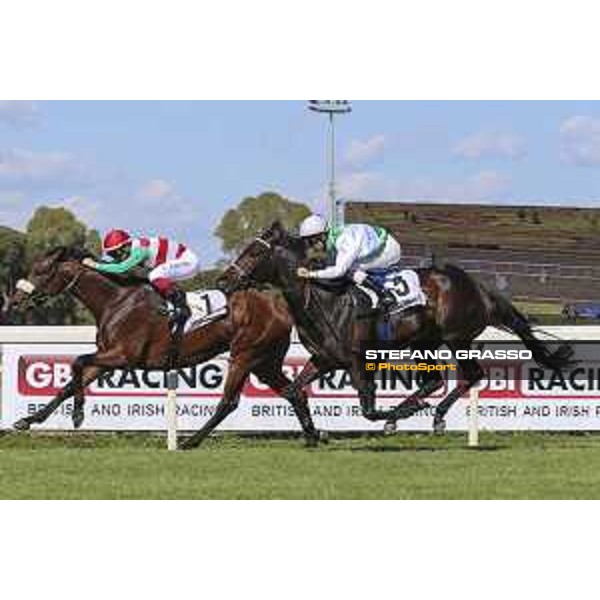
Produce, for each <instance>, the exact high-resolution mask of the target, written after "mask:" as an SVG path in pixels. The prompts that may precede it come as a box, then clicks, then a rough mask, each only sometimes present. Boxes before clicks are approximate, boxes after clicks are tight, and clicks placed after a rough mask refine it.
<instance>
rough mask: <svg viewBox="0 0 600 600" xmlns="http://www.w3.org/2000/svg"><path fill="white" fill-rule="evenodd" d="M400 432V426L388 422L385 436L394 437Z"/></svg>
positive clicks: (393, 422)
mask: <svg viewBox="0 0 600 600" xmlns="http://www.w3.org/2000/svg"><path fill="white" fill-rule="evenodd" d="M397 430H398V425H397V424H396V421H386V422H385V425H384V426H383V435H386V436H387V435H394V434H395V433H396V431H397Z"/></svg>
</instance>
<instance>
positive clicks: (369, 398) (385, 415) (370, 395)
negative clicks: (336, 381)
mask: <svg viewBox="0 0 600 600" xmlns="http://www.w3.org/2000/svg"><path fill="white" fill-rule="evenodd" d="M363 369H364V362H363V360H362V357H361V355H360V354H359V353H356V352H355V353H353V354H352V368H351V371H350V374H351V377H352V385H353V386H354V388H355V389H356V391H357V392H358V399H359V401H360V408H361V411H362V414H363V417H364V418H365V419H367V420H369V421H387V420H388V419H391V418H392V416H393V414H394V409H391V410H377V386H376V385H375V373H374V372H373V371H367V370H363Z"/></svg>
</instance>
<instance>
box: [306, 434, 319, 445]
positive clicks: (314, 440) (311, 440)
mask: <svg viewBox="0 0 600 600" xmlns="http://www.w3.org/2000/svg"><path fill="white" fill-rule="evenodd" d="M318 446H319V435H318V434H317V435H311V436H310V437H307V438H304V447H305V448H317V447H318Z"/></svg>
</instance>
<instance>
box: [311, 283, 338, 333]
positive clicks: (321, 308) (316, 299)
mask: <svg viewBox="0 0 600 600" xmlns="http://www.w3.org/2000/svg"><path fill="white" fill-rule="evenodd" d="M312 289H313V287H312V286H311V285H310V283H307V284H306V285H305V293H304V309H305V310H307V311H308V308H309V306H310V303H311V300H312V299H313V297H314V303H315V304H316V306H317V309H318V310H319V312H320V313H321V315H322V320H323V322H324V323H325V325H326V326H327V329H328V330H329V333H330V334H331V335H332V336H333V338H334V339H335V341H336V342H339V341H340V338H339V336H338V334H337V331H336V329H335V327H334V326H333V324H332V323H331V321H330V320H329V319H328V318H327V316H326V312H325V310H324V309H323V305H322V304H321V302H320V301H319V297H318V295H315V294H313V293H312Z"/></svg>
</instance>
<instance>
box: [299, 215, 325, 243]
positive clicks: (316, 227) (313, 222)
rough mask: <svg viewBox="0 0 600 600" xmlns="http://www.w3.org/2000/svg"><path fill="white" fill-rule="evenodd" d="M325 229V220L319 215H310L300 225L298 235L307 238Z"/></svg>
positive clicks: (323, 231)
mask: <svg viewBox="0 0 600 600" xmlns="http://www.w3.org/2000/svg"><path fill="white" fill-rule="evenodd" d="M326 231H327V221H326V220H325V219H324V218H323V217H320V216H319V215H311V216H310V217H307V218H306V219H304V221H302V224H301V225H300V237H301V238H309V237H313V236H315V235H320V234H322V233H325V232H326Z"/></svg>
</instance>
